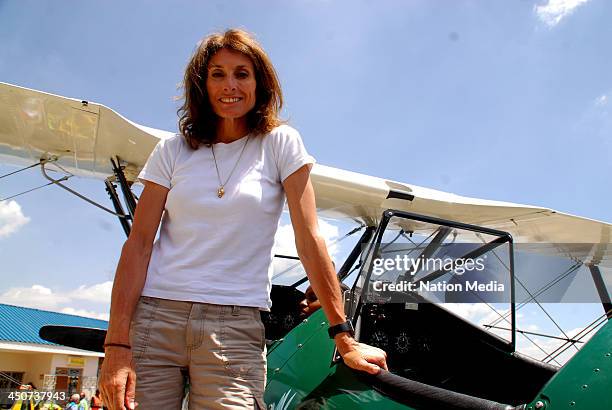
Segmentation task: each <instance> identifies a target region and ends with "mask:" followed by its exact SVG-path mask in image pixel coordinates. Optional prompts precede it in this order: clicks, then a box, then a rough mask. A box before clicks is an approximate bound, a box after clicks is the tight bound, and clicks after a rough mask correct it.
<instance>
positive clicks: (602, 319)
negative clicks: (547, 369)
mask: <svg viewBox="0 0 612 410" xmlns="http://www.w3.org/2000/svg"><path fill="white" fill-rule="evenodd" d="M606 321H607V317H606V315H605V314H603V315H601V316H599V317H598V318H596V319H595V320H594V321H592V322H591V323H590V324H588V325H587V326H586V327H585V328H584V329H582V330H581V331H580V332H578V333H577V334H576V336H574V338H575V339H576V341H581V340H582V339H583V338H584V337H585V336H587V335H588V334H589V333H591V332H593V331H594V330H596V329H597V328H598V327H599V326H601V325H602V324H604V323H605V322H606ZM589 328H590V329H589ZM581 333H583V334H582V335H581ZM576 341H573V340H572V341H571V342H570V341H569V340H568V341H566V342H565V343H563V344H562V345H561V346H559V347H558V348H557V349H555V350H554V351H553V352H552V353H550V354H549V355H548V356H546V357H545V358H544V359H543V361H546V362H550V361H551V360H554V359H556V358H557V357H559V356H560V355H561V354H562V353H563V352H565V351H566V350H567V349H569V348H570V347H571V346H575V343H576Z"/></svg>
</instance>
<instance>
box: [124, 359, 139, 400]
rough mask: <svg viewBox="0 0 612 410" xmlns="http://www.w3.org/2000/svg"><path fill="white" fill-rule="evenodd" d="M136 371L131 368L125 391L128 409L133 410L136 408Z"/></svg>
mask: <svg viewBox="0 0 612 410" xmlns="http://www.w3.org/2000/svg"><path fill="white" fill-rule="evenodd" d="M135 399H136V372H134V369H130V371H129V373H128V378H127V385H126V392H125V405H126V407H127V408H128V409H130V410H133V409H134V408H136V406H137V404H136V400H135Z"/></svg>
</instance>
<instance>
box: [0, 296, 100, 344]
mask: <svg viewBox="0 0 612 410" xmlns="http://www.w3.org/2000/svg"><path fill="white" fill-rule="evenodd" d="M45 325H63V326H80V327H91V328H97V329H107V328H108V322H107V321H106V320H99V319H91V318H88V317H83V316H76V315H68V314H65V313H58V312H50V311H47V310H40V309H32V308H27V307H21V306H13V305H5V304H1V303H0V341H12V342H22V343H36V344H43V345H53V346H56V344H55V343H51V342H47V341H46V340H43V339H41V338H40V336H38V331H39V330H40V328H41V327H43V326H45Z"/></svg>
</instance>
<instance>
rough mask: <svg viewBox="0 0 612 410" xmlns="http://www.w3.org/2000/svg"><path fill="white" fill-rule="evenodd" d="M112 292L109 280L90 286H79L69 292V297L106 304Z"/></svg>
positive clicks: (111, 283) (111, 284)
mask: <svg viewBox="0 0 612 410" xmlns="http://www.w3.org/2000/svg"><path fill="white" fill-rule="evenodd" d="M112 290H113V282H112V281H110V280H109V281H106V282H102V283H98V284H95V285H92V286H85V285H81V286H79V287H78V288H77V289H75V290H73V291H72V292H70V297H71V298H74V299H81V300H88V301H91V302H101V303H108V302H109V301H110V298H111V291H112Z"/></svg>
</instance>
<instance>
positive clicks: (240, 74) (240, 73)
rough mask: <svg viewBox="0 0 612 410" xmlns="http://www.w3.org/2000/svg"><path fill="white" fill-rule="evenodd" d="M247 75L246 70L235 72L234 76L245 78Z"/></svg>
mask: <svg viewBox="0 0 612 410" xmlns="http://www.w3.org/2000/svg"><path fill="white" fill-rule="evenodd" d="M248 76H249V73H247V72H246V71H241V72H239V73H237V74H236V78H240V79H244V78H247V77H248Z"/></svg>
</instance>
